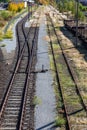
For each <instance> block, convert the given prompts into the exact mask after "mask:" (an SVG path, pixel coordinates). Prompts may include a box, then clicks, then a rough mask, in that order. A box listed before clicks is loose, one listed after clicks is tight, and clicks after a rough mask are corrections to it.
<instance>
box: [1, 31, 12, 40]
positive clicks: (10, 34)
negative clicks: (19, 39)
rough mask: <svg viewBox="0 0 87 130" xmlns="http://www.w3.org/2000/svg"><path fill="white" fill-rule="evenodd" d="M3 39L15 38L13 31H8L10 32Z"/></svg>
mask: <svg viewBox="0 0 87 130" xmlns="http://www.w3.org/2000/svg"><path fill="white" fill-rule="evenodd" d="M3 38H4V39H11V38H13V33H12V31H11V30H8V31H7V32H6V33H5V34H4V36H3Z"/></svg>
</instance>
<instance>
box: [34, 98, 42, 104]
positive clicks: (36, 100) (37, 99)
mask: <svg viewBox="0 0 87 130" xmlns="http://www.w3.org/2000/svg"><path fill="white" fill-rule="evenodd" d="M41 103H42V101H41V99H40V98H39V97H37V96H34V98H33V105H34V106H36V105H40V104H41Z"/></svg>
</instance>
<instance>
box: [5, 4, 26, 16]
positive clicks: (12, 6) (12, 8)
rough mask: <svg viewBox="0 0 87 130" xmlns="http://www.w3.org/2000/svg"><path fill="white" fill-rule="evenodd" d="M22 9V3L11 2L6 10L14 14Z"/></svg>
mask: <svg viewBox="0 0 87 130" xmlns="http://www.w3.org/2000/svg"><path fill="white" fill-rule="evenodd" d="M23 8H24V3H23V2H19V3H13V2H11V3H10V4H9V6H8V10H9V11H12V12H14V13H16V12H19V11H21V10H22V9H23Z"/></svg>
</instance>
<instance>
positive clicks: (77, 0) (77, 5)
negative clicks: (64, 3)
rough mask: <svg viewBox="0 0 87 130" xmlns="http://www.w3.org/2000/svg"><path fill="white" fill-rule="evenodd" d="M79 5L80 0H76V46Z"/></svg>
mask: <svg viewBox="0 0 87 130" xmlns="http://www.w3.org/2000/svg"><path fill="white" fill-rule="evenodd" d="M78 7H79V0H76V47H77V46H78Z"/></svg>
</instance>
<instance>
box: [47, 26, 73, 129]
mask: <svg viewBox="0 0 87 130" xmlns="http://www.w3.org/2000/svg"><path fill="white" fill-rule="evenodd" d="M47 27H48V33H49V37H50V35H51V34H50V30H49V25H48V24H47ZM50 45H51V50H52V54H53V61H54V66H55V72H56V78H57V82H58V85H59V91H60V94H61V98H62V102H63V105H64V111H65V116H66V119H67V123H66V127H67V130H71V126H70V123H69V116H68V112H67V109H66V104H65V100H64V96H63V92H62V86H61V83H60V77H59V71H58V68H57V65H56V60H55V54H54V50H53V46H52V41H51V37H50Z"/></svg>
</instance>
